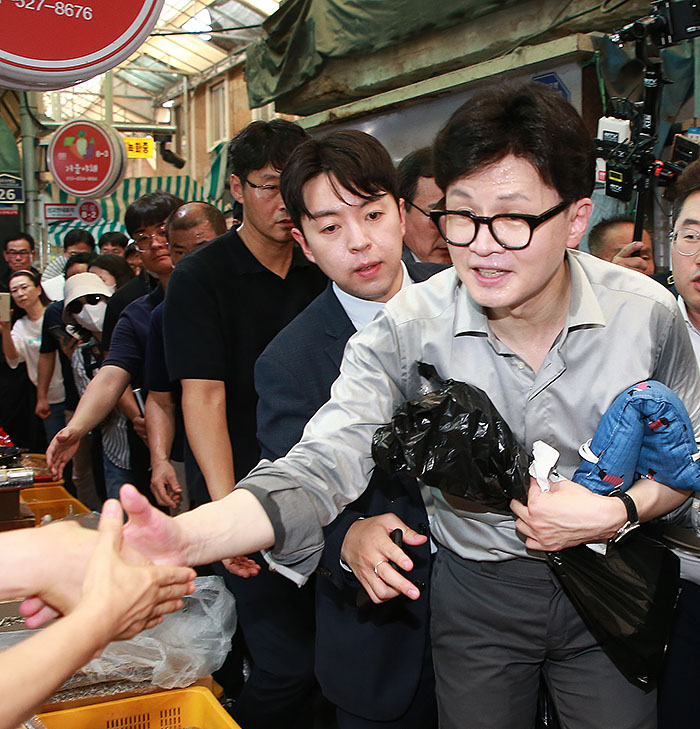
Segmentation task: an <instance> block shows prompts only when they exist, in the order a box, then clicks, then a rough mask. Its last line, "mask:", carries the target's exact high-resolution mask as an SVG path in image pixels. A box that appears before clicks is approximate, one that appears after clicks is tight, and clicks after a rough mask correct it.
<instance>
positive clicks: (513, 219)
mask: <svg viewBox="0 0 700 729" xmlns="http://www.w3.org/2000/svg"><path fill="white" fill-rule="evenodd" d="M570 204H571V203H570V202H569V201H567V200H562V202H560V203H559V204H558V205H555V206H554V207H553V208H550V209H549V210H545V212H543V213H542V214H541V215H519V214H517V213H499V214H498V215H492V216H491V217H490V218H489V217H485V216H483V215H474V213H472V212H470V211H469V210H431V211H430V218H431V220H432V221H433V222H434V223H435V225H437V227H438V230H439V231H440V235H442V237H443V238H444V239H445V240H446V241H447V243H449V244H450V245H453V246H462V247H464V246H468V245H471V244H472V243H473V242H474V239H475V238H476V236H477V233H478V232H479V226H480V225H482V224H483V225H488V227H489V230H490V231H491V235H492V236H493V237H494V239H495V240H496V242H497V243H498V244H499V245H501V246H502V247H503V248H506V249H508V250H516V251H517V250H520V249H522V248H527V247H528V246H529V245H530V241H531V240H532V234H533V233H534V232H535V230H536V229H537V228H539V226H540V225H542V223H545V222H546V221H547V220H549V219H550V218H553V217H554V216H555V215H559V213H561V212H562V211H563V210H566V208H567V207H569V205H570Z"/></svg>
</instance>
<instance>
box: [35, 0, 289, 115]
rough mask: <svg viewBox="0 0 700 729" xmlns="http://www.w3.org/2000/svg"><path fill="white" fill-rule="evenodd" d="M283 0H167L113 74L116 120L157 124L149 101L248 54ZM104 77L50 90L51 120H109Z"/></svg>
mask: <svg viewBox="0 0 700 729" xmlns="http://www.w3.org/2000/svg"><path fill="white" fill-rule="evenodd" d="M279 4H280V3H279V0H165V2H164V5H163V10H162V11H161V14H160V18H159V20H158V24H157V26H156V28H155V29H154V30H153V32H152V33H151V35H150V37H149V38H148V40H146V42H145V43H144V44H143V45H142V46H141V47H140V48H139V49H138V51H136V52H135V53H134V54H133V55H132V56H131V57H130V58H129V59H128V60H127V61H125V62H124V63H122V64H121V65H119V66H117V68H115V69H114V71H113V72H112V74H113V88H114V90H113V94H114V120H115V121H122V122H143V121H144V120H145V119H146V118H148V119H149V120H153V110H152V104H150V106H151V109H150V113H149V109H148V106H149V104H148V103H144V102H148V100H149V98H150V99H152V98H153V97H156V96H159V95H161V94H163V92H164V91H165V90H166V89H168V87H170V86H172V85H173V84H174V83H175V82H176V81H177V80H178V78H179V77H180V76H181V75H183V74H187V75H193V74H200V73H203V72H205V71H206V70H207V69H209V68H210V67H212V66H215V65H216V64H218V63H221V62H222V61H224V60H225V59H227V58H228V57H230V56H231V55H235V54H237V53H240V52H242V51H243V50H244V49H245V47H246V46H247V45H248V44H249V43H251V42H252V41H255V40H257V39H258V38H260V36H261V35H262V22H263V20H265V18H267V17H268V15H271V14H272V13H273V12H275V11H276V10H277V8H278V6H279ZM103 88H104V77H103V76H97V77H95V78H93V79H90V80H88V81H86V82H84V83H82V84H78V85H77V86H74V87H72V88H69V89H62V90H60V91H51V92H46V93H45V94H44V95H43V98H44V110H45V113H46V115H47V116H48V117H50V118H52V119H54V120H56V121H63V120H68V119H74V118H76V117H79V116H86V117H88V118H93V119H103V118H104V95H103Z"/></svg>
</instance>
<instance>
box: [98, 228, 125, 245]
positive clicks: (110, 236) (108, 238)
mask: <svg viewBox="0 0 700 729" xmlns="http://www.w3.org/2000/svg"><path fill="white" fill-rule="evenodd" d="M107 243H111V244H112V245H113V246H119V247H120V248H122V249H125V248H126V247H127V245H129V239H128V238H127V236H125V235H124V233H120V232H119V231H118V230H110V231H108V232H107V233H102V235H101V236H100V239H99V240H98V241H97V247H98V248H99V249H100V250H102V247H103V246H105V245H106V244H107Z"/></svg>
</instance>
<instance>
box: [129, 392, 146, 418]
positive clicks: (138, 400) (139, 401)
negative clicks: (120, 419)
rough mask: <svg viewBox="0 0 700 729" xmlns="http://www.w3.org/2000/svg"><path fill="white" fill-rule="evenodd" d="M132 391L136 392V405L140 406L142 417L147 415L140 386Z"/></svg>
mask: <svg viewBox="0 0 700 729" xmlns="http://www.w3.org/2000/svg"><path fill="white" fill-rule="evenodd" d="M132 392H133V393H134V398H135V399H136V405H137V406H138V409H139V412H140V413H141V417H142V418H143V417H145V415H146V404H145V403H144V401H143V393H142V392H141V388H140V387H134V388H133V390H132Z"/></svg>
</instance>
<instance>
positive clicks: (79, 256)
mask: <svg viewBox="0 0 700 729" xmlns="http://www.w3.org/2000/svg"><path fill="white" fill-rule="evenodd" d="M94 260H95V254H94V253H74V254H73V255H72V256H71V257H70V258H69V259H68V260H67V261H66V265H65V266H64V267H63V275H64V276H65V275H66V273H67V272H68V269H69V268H70V267H71V266H74V265H75V264H76V263H87V264H88V266H89V265H90V264H91V263H92V262H93V261H94Z"/></svg>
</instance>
